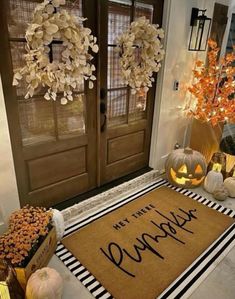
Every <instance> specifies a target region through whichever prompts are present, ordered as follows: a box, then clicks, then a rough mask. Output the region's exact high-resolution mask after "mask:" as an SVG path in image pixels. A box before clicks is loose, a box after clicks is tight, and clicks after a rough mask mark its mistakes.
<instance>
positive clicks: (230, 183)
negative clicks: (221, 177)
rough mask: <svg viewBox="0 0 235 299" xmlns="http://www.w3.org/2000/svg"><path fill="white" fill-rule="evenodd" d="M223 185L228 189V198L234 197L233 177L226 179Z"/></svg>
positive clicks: (234, 183)
mask: <svg viewBox="0 0 235 299" xmlns="http://www.w3.org/2000/svg"><path fill="white" fill-rule="evenodd" d="M224 185H225V187H226V188H227V189H228V194H229V196H230V197H235V177H230V178H227V179H226V180H225V181H224Z"/></svg>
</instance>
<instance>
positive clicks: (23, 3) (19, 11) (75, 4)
mask: <svg viewBox="0 0 235 299" xmlns="http://www.w3.org/2000/svg"><path fill="white" fill-rule="evenodd" d="M6 2H7V5H8V9H7V14H8V31H9V34H10V37H11V38H16V37H17V38H19V37H20V38H24V37H25V31H26V29H27V27H28V24H29V23H31V20H32V14H33V11H34V9H35V7H36V6H37V5H38V4H39V3H40V2H43V1H42V0H41V1H40V0H39V1H35V0H33V1H29V0H9V1H6ZM62 7H64V8H65V9H66V10H67V11H68V12H69V13H70V14H73V15H75V16H80V17H81V16H82V0H76V1H74V0H66V5H64V6H62Z"/></svg>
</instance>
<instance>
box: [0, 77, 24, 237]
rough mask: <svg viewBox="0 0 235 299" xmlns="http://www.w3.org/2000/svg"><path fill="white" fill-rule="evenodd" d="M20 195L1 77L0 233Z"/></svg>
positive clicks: (15, 206)
mask: <svg viewBox="0 0 235 299" xmlns="http://www.w3.org/2000/svg"><path fill="white" fill-rule="evenodd" d="M19 206H20V204H19V197H18V191H17V185H16V177H15V170H14V164H13V157H12V149H11V143H10V136H9V129H8V123H7V116H6V109H5V103H4V98H3V91H2V81H1V77H0V233H2V232H3V230H5V225H4V223H6V222H7V218H8V216H9V214H10V213H11V212H12V211H14V210H16V209H18V208H19Z"/></svg>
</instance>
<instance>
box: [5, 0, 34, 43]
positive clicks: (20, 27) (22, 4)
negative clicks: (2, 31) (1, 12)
mask: <svg viewBox="0 0 235 299" xmlns="http://www.w3.org/2000/svg"><path fill="white" fill-rule="evenodd" d="M6 2H7V4H8V11H7V12H8V30H9V35H10V37H11V38H12V37H13V38H19V37H20V38H24V37H25V31H26V29H27V27H28V24H29V23H31V20H32V13H33V11H34V9H35V7H36V6H37V4H38V2H37V1H28V0H9V1H6Z"/></svg>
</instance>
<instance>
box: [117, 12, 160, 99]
mask: <svg viewBox="0 0 235 299" xmlns="http://www.w3.org/2000/svg"><path fill="white" fill-rule="evenodd" d="M163 37H164V31H163V29H161V28H159V25H154V24H151V23H150V22H149V20H148V19H146V18H145V17H140V18H138V19H136V20H135V21H134V22H132V23H131V24H130V27H129V29H128V30H127V31H126V32H124V33H122V34H121V35H120V36H119V37H118V38H117V48H116V49H117V51H118V53H119V55H120V60H119V61H120V67H121V74H122V76H123V78H124V80H125V82H126V84H127V85H129V86H130V87H131V88H132V93H133V94H134V93H136V92H138V93H140V94H143V95H144V94H146V93H147V91H148V90H149V87H151V86H152V83H153V82H154V78H153V77H152V76H153V73H154V72H158V71H159V69H160V67H161V64H160V61H161V60H162V59H163V57H164V50H163V49H162V48H163V45H162V43H161V42H162V39H163Z"/></svg>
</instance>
